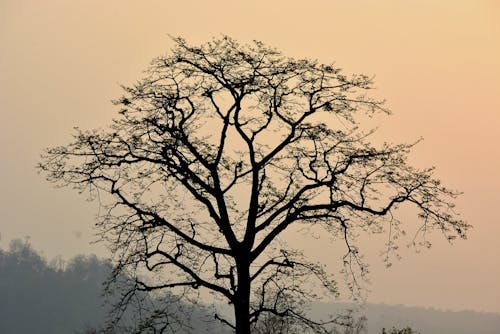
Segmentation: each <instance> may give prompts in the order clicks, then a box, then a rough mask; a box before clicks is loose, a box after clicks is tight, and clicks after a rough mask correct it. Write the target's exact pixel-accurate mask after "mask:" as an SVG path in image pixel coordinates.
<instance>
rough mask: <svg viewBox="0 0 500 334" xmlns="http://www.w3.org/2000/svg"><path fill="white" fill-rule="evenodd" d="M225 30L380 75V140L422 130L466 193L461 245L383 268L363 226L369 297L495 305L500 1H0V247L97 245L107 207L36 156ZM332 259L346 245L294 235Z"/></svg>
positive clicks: (420, 151) (61, 249) (97, 121)
mask: <svg viewBox="0 0 500 334" xmlns="http://www.w3.org/2000/svg"><path fill="white" fill-rule="evenodd" d="M223 34H224V35H230V36H232V37H233V38H235V39H238V40H240V41H242V42H250V41H252V40H254V39H256V40H260V41H263V42H265V43H266V44H269V45H272V46H275V47H277V48H278V49H280V50H281V51H283V53H284V54H285V55H287V56H291V57H297V58H302V57H307V58H313V59H318V60H319V61H321V62H324V63H331V62H333V61H334V62H335V64H336V65H337V66H339V67H341V68H343V69H344V71H345V73H365V74H368V75H371V76H374V78H375V83H376V87H377V90H376V91H374V94H375V95H376V96H379V97H383V98H385V99H386V100H387V106H388V107H389V108H390V109H391V110H392V111H393V112H394V115H392V116H390V117H388V118H384V119H383V120H381V121H379V123H377V124H376V126H378V127H379V130H378V132H377V134H376V136H378V137H377V138H379V139H383V140H386V141H392V142H413V141H415V140H417V139H419V138H421V137H423V138H424V140H423V141H422V142H421V143H420V144H419V145H418V146H417V147H416V148H415V150H414V152H413V154H412V158H411V162H412V163H413V164H414V165H416V166H418V167H425V166H435V167H436V176H438V177H439V178H440V179H442V180H443V182H444V183H445V184H446V185H447V186H449V187H450V188H453V189H458V190H460V191H462V192H463V195H462V196H461V197H460V198H459V199H458V201H457V210H458V211H459V212H460V213H461V214H462V217H463V218H464V219H465V220H467V221H468V222H469V223H470V224H472V225H473V226H474V228H473V229H472V230H471V231H470V233H469V238H468V240H466V241H457V242H455V243H454V244H453V245H450V244H449V243H447V242H446V241H445V240H444V238H442V237H441V236H440V235H438V234H436V235H433V236H432V237H431V241H432V242H433V247H432V248H431V249H430V250H423V251H421V252H419V253H417V252H415V250H414V249H407V248H406V247H404V245H405V241H404V240H403V241H402V242H401V245H402V246H403V247H402V250H401V255H402V259H401V260H400V261H397V262H395V263H394V265H393V266H392V267H391V268H385V267H384V265H383V263H382V261H381V258H380V257H379V256H378V254H379V252H380V251H381V250H382V249H383V240H381V239H380V238H365V237H362V238H361V239H360V242H361V243H362V245H361V246H362V251H363V252H364V253H366V257H367V260H368V261H369V263H370V264H371V266H370V268H371V274H370V281H371V283H370V285H369V290H370V292H369V293H368V297H367V300H368V301H369V302H383V303H387V304H406V305H412V306H426V307H435V308H440V309H450V310H463V309H471V310H478V311H489V312H497V313H500V284H499V282H500V242H498V236H500V219H499V215H498V211H497V209H498V207H499V204H500V146H499V144H500V131H499V129H498V128H499V126H500V3H499V2H498V1H496V0H460V1H457V0H442V1H435V0H419V1H416V0H415V1H413V0H407V1H400V0H388V1H374V0H373V1H370V0H358V1H335V0H329V1H318V0H310V1H307V2H306V1H279V0H278V1H273V2H271V1H261V0H258V1H235V0H233V1H226V0H224V1H215V0H214V1H189V0H185V1H167V0H165V1H125V0H120V1H118V0H108V1H98V0H86V1H84V0H71V1H70V0H66V1H63V0H50V1H36V0H31V1H30V0H25V1H18V0H0V144H1V145H0V157H1V163H0V182H1V183H0V187H1V188H0V189H1V191H0V238H1V239H0V246H1V247H4V248H5V247H7V245H8V242H9V240H11V239H14V238H29V240H30V242H31V243H32V244H33V246H34V247H35V248H36V249H38V250H41V251H43V253H44V254H45V255H46V256H47V257H53V256H56V255H60V256H62V257H63V258H66V259H67V258H69V257H71V256H73V255H75V254H79V253H90V252H94V253H97V254H99V255H101V256H106V254H107V253H106V250H105V249H104V247H103V245H101V244H94V243H91V241H93V240H95V236H94V233H95V231H94V230H93V229H92V226H93V224H94V221H95V216H96V214H97V211H98V206H97V204H96V203H91V202H87V201H86V197H85V194H78V193H76V192H75V191H73V190H71V189H54V187H53V186H52V185H51V184H49V183H48V182H46V181H45V180H44V177H43V176H42V175H38V174H37V172H36V170H35V165H36V163H37V162H38V161H39V154H40V153H41V152H42V151H43V149H44V148H46V147H51V146H55V145H60V144H65V143H68V142H69V140H70V139H71V133H72V129H73V127H74V126H78V127H80V128H84V129H86V128H96V127H105V126H106V125H107V124H109V123H110V120H111V119H112V118H113V117H114V116H115V114H116V111H117V109H116V108H115V107H114V106H112V104H111V102H110V101H111V100H112V99H114V98H117V97H119V96H120V95H121V90H120V84H125V85H127V84H133V83H134V82H135V81H136V80H138V79H139V78H141V76H142V74H141V73H142V71H143V70H144V69H146V68H147V65H148V64H149V61H150V60H151V59H152V58H154V57H156V56H158V55H162V54H165V53H166V52H168V50H169V49H170V48H171V47H172V45H173V44H172V41H171V40H170V38H169V35H171V36H183V37H185V38H186V39H187V40H188V41H189V42H191V43H195V44H196V43H203V42H205V41H208V40H210V39H211V38H212V37H218V36H221V35H223ZM296 242H302V243H303V244H304V247H305V248H307V249H308V252H310V254H311V256H316V257H318V259H319V260H321V261H322V262H326V263H327V264H328V262H329V261H331V258H333V257H335V256H338V255H335V254H333V250H332V252H329V251H326V250H325V247H328V245H327V244H324V243H318V242H315V241H314V238H310V237H304V238H302V239H297V241H296Z"/></svg>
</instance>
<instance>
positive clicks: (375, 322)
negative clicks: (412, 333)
mask: <svg viewBox="0 0 500 334" xmlns="http://www.w3.org/2000/svg"><path fill="white" fill-rule="evenodd" d="M346 309H355V310H357V311H356V312H355V316H358V317H359V316H365V317H366V318H367V329H368V334H379V333H381V331H382V328H386V329H388V328H392V327H393V326H394V327H396V328H404V327H406V326H409V327H411V328H413V329H414V330H416V331H418V332H420V333H421V334H500V314H496V313H483V312H474V311H460V312H453V311H440V310H435V309H432V308H423V307H408V306H403V305H386V304H366V305H365V306H363V307H359V306H356V305H354V304H347V303H319V302H318V303H314V304H313V306H312V308H311V312H312V314H314V315H316V316H320V315H325V314H327V313H333V314H336V313H338V312H342V311H343V310H346Z"/></svg>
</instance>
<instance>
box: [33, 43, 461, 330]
mask: <svg viewBox="0 0 500 334" xmlns="http://www.w3.org/2000/svg"><path fill="white" fill-rule="evenodd" d="M174 42H175V45H176V46H175V48H174V49H173V50H172V52H171V54H170V55H167V56H163V57H159V58H157V59H155V60H154V61H153V62H152V64H151V66H150V67H149V69H148V71H147V72H146V76H145V78H144V79H142V80H141V81H139V82H138V83H137V84H135V85H133V86H131V87H124V89H125V95H124V96H123V97H122V98H120V99H119V100H117V101H116V104H117V105H119V106H120V107H121V110H120V116H119V118H117V119H115V120H114V123H113V124H112V125H111V127H110V128H109V129H106V130H91V131H82V130H77V134H76V135H75V138H74V141H73V142H72V143H70V144H69V145H66V146H60V147H55V148H51V149H49V150H47V152H46V153H45V154H44V156H43V157H42V162H41V164H40V166H39V168H40V169H41V170H42V171H43V172H45V173H46V175H47V176H48V179H49V180H50V181H52V182H55V183H56V184H58V185H61V186H72V187H75V188H76V189H78V190H80V191H86V190H90V193H91V197H92V198H97V199H99V200H100V202H101V204H102V206H103V210H102V211H101V212H103V214H101V216H100V220H99V222H98V224H97V226H98V228H100V230H101V232H102V238H103V240H105V241H106V242H107V243H108V245H109V246H110V249H111V250H112V252H113V253H114V260H115V261H116V264H117V265H116V270H115V274H114V275H113V277H112V279H111V281H110V282H111V283H118V284H116V285H115V287H117V288H118V289H119V291H122V296H123V298H122V300H121V302H120V303H119V304H118V308H117V309H118V310H119V311H124V310H125V309H126V306H127V305H128V304H129V302H130V301H132V300H133V299H134V298H133V297H134V296H136V294H137V293H138V292H140V291H148V292H149V291H160V292H161V291H165V290H170V291H173V293H174V294H175V295H177V296H179V298H180V299H182V300H184V301H187V302H192V303H196V302H197V300H198V297H199V296H200V294H201V293H205V291H207V292H209V293H211V294H213V295H214V296H216V297H217V298H222V299H225V300H226V301H228V302H229V303H230V304H231V305H233V306H234V321H233V320H232V319H226V318H224V317H223V316H222V315H221V314H220V313H216V314H215V317H216V318H217V319H219V320H220V321H221V322H223V323H225V324H227V325H228V326H230V327H232V328H234V329H235V330H236V332H237V333H244V334H249V333H250V328H251V327H252V325H253V324H255V323H257V322H258V321H259V319H261V317H265V316H269V315H272V316H277V317H288V318H290V319H292V320H293V321H301V322H302V323H304V324H306V325H307V326H308V328H309V329H310V330H312V331H314V332H318V333H320V332H325V331H326V327H327V326H328V324H330V323H331V322H330V321H319V322H315V321H312V320H310V319H308V318H307V317H306V316H304V313H303V311H302V310H301V305H304V302H306V301H308V300H311V299H315V298H318V296H319V295H330V296H335V295H336V293H337V289H336V285H335V281H334V280H333V277H332V276H331V274H329V273H328V272H326V270H325V268H324V267H323V266H322V265H321V264H318V263H315V262H313V261H311V260H310V259H308V258H306V257H305V256H303V255H302V251H301V249H294V248H292V247H291V246H290V245H287V244H286V241H285V240H284V238H283V235H284V231H286V230H290V226H297V225H300V226H317V227H321V228H322V229H324V231H325V233H328V234H329V235H330V236H333V237H335V238H339V239H342V240H343V241H344V243H345V249H346V253H345V254H344V256H343V258H344V264H345V270H346V273H347V274H348V275H349V277H350V279H349V282H350V286H351V288H352V289H353V291H355V290H356V289H357V282H358V279H359V277H360V276H361V277H363V276H364V275H365V273H366V268H365V264H364V263H363V262H362V259H361V257H360V253H359V251H358V248H357V246H356V236H357V234H358V233H359V232H361V231H363V232H368V233H382V232H384V231H386V230H389V231H390V241H389V243H388V248H389V251H390V250H392V249H393V248H395V247H396V244H395V240H396V239H395V236H396V235H397V233H398V231H400V229H401V224H400V223H401V222H400V221H399V220H398V219H397V216H396V215H395V210H396V209H397V208H398V206H400V205H401V204H402V203H408V204H412V205H414V206H415V207H416V209H417V210H418V212H419V217H420V218H421V221H422V225H421V226H420V228H419V233H420V234H421V235H425V233H427V232H428V231H431V230H433V229H438V230H440V231H441V232H442V233H443V234H444V235H445V237H446V238H448V239H449V240H451V239H453V238H455V237H456V236H459V237H465V232H466V229H467V224H466V223H464V222H463V221H461V220H460V219H458V218H457V216H456V214H455V213H454V212H453V204H452V199H453V198H454V197H455V196H456V195H457V193H455V192H453V191H450V190H448V189H447V188H445V187H443V186H442V185H441V184H440V182H439V180H437V179H435V178H434V177H433V175H432V169H423V170H420V169H416V168H413V167H411V166H410V165H408V164H407V162H406V161H407V155H408V153H409V151H410V149H411V147H412V145H408V144H397V145H394V144H388V143H386V144H383V145H380V146H379V147H376V146H374V145H372V144H371V143H370V142H369V140H368V139H369V135H370V134H371V132H370V131H368V132H364V131H361V130H360V128H359V127H358V124H357V123H358V121H359V119H361V118H362V117H365V116H366V115H368V116H371V115H373V114H375V113H387V110H386V109H385V108H384V106H383V104H382V102H380V101H377V100H375V99H372V98H370V97H368V96H367V91H368V90H369V89H371V88H372V82H371V79H370V78H369V77H367V76H366V75H352V76H347V75H344V74H343V73H342V72H341V70H340V69H339V68H337V67H336V66H334V65H324V64H320V63H318V62H317V61H313V60H308V59H299V60H296V59H291V58H287V57H285V56H284V55H283V54H281V53H280V52H279V51H277V50H275V49H273V48H270V47H268V46H266V45H264V44H263V43H261V42H254V43H253V44H251V45H241V44H239V43H237V42H236V41H234V40H233V39H231V38H229V37H223V38H221V39H215V40H213V41H211V42H209V43H206V44H204V45H201V46H191V45H189V44H187V43H186V41H184V40H183V39H181V38H175V39H174ZM123 273H126V274H127V275H131V277H133V278H134V283H133V284H132V285H128V286H124V285H122V284H120V282H119V279H118V277H120V275H121V274H123ZM319 289H322V291H321V292H320V294H318V291H319ZM200 290H203V291H200ZM289 300H295V301H298V302H297V303H294V304H292V305H291V304H289V303H288V302H287V301H289ZM156 306H158V305H156ZM156 306H155V307H152V308H151V310H152V313H151V314H158V313H157V312H158V309H157V307H156ZM166 311H167V310H166V309H164V308H163V309H160V310H159V312H160V314H164V312H166ZM118 317H119V315H118ZM154 319H156V318H155V317H153V318H151V324H153V325H152V326H153V327H155V328H156V327H158V326H159V327H162V328H163V326H164V325H165V322H164V320H163V322H162V321H158V322H157V323H156V322H155V321H156V320H154ZM163 319H164V318H163ZM164 329H165V330H167V329H168V328H164Z"/></svg>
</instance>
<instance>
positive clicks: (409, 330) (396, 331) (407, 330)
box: [381, 327, 420, 334]
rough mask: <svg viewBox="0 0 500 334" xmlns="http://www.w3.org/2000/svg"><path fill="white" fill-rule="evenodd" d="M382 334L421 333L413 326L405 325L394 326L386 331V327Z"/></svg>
mask: <svg viewBox="0 0 500 334" xmlns="http://www.w3.org/2000/svg"><path fill="white" fill-rule="evenodd" d="M381 334H420V332H416V331H414V330H413V329H412V328H411V327H405V328H402V329H397V328H395V327H392V328H391V329H390V330H389V331H386V330H385V328H382V333H381Z"/></svg>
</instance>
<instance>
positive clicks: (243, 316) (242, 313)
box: [234, 261, 250, 334]
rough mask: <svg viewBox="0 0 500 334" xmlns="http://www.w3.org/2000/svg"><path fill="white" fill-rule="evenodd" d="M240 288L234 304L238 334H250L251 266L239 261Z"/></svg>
mask: <svg viewBox="0 0 500 334" xmlns="http://www.w3.org/2000/svg"><path fill="white" fill-rule="evenodd" d="M237 270H238V288H237V292H236V298H235V302H234V315H235V319H236V334H250V264H249V261H239V263H238V264H237Z"/></svg>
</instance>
